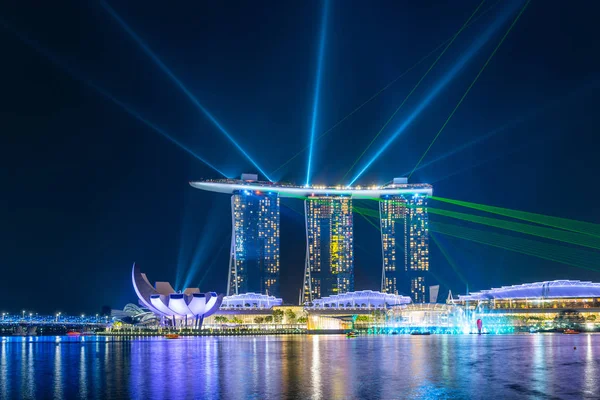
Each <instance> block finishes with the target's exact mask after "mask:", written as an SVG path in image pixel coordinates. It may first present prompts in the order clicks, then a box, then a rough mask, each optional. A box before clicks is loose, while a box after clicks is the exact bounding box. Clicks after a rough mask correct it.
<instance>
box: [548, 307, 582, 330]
mask: <svg viewBox="0 0 600 400" xmlns="http://www.w3.org/2000/svg"><path fill="white" fill-rule="evenodd" d="M583 322H585V318H583V316H582V315H581V313H579V312H578V311H577V310H564V311H561V312H560V313H559V314H558V315H557V316H556V317H555V318H554V324H555V325H556V327H557V328H570V329H579V328H580V325H581V324H582V323H583Z"/></svg>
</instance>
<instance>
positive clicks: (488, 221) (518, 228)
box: [428, 207, 600, 250]
mask: <svg viewBox="0 0 600 400" xmlns="http://www.w3.org/2000/svg"><path fill="white" fill-rule="evenodd" d="M428 211H429V213H430V214H437V215H441V216H444V217H449V218H455V219H460V220H462V221H467V222H474V223H476V224H482V225H487V226H491V227H494V228H500V229H506V230H509V231H513V232H519V233H523V234H527V235H532V236H538V237H542V238H545V239H551V240H557V241H560V242H564V243H570V244H574V245H577V246H583V247H589V248H592V249H596V250H600V240H599V239H597V238H594V237H591V236H587V235H581V234H579V233H573V232H565V231H562V230H556V229H553V228H546V227H543V226H537V225H529V224H523V223H521V222H513V221H507V220H504V219H497V218H490V217H482V216H479V215H472V214H465V213H461V212H456V211H448V210H442V209H438V208H433V207H429V208H428Z"/></svg>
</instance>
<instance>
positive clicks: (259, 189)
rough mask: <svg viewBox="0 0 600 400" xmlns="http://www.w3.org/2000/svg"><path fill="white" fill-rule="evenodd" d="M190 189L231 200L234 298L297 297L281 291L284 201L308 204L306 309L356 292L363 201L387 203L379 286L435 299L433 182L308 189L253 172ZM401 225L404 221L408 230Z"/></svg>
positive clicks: (303, 289)
mask: <svg viewBox="0 0 600 400" xmlns="http://www.w3.org/2000/svg"><path fill="white" fill-rule="evenodd" d="M190 185H191V186H192V187H194V188H196V189H200V190H203V191H209V192H217V193H222V194H230V195H231V218H232V233H231V238H232V239H231V250H230V261H229V269H228V281H227V291H226V294H227V295H228V296H229V295H233V294H235V295H238V294H244V293H257V294H262V295H273V296H275V297H280V296H281V297H283V296H285V297H287V298H288V299H289V298H290V297H291V295H290V293H280V291H279V278H280V277H279V267H280V265H279V258H280V248H279V242H280V240H279V239H280V238H279V235H280V229H279V215H280V198H281V197H284V198H297V199H300V200H302V199H303V202H304V220H305V222H304V227H305V232H306V233H305V235H306V236H305V240H306V255H305V264H304V273H303V278H302V283H301V284H300V285H299V286H300V297H299V302H300V304H303V303H311V302H312V301H313V300H316V299H320V298H324V297H329V296H335V295H339V294H344V293H348V292H354V281H355V278H354V214H353V207H352V204H353V203H352V202H353V198H357V199H363V200H368V201H376V202H379V204H380V214H379V219H380V225H381V228H382V229H381V249H382V250H381V251H382V254H383V264H382V285H381V287H377V288H373V289H377V290H381V292H383V293H389V294H394V295H399V294H401V295H406V296H410V297H411V298H412V300H413V301H414V302H416V303H425V302H426V301H427V297H426V292H427V291H428V287H427V281H426V276H425V274H426V273H428V272H429V240H428V234H429V230H428V225H429V219H428V213H427V198H428V197H429V196H431V195H432V193H433V189H432V187H431V185H429V184H422V183H417V184H409V183H408V179H407V178H394V179H392V180H391V181H390V182H389V183H387V184H384V185H372V186H369V187H365V188H363V187H360V186H356V187H352V186H345V187H342V186H339V185H338V186H326V185H325V186H324V185H317V186H310V185H304V186H301V185H293V184H290V183H285V184H279V183H276V182H266V181H260V180H259V177H258V175H257V174H248V173H245V174H242V175H241V177H240V179H208V180H203V181H192V182H190ZM388 204H389V205H393V206H394V207H396V209H395V213H394V214H393V215H392V216H390V215H389V213H388V212H387V211H384V210H387V208H388V206H387V205H388ZM390 217H392V220H391V223H390ZM396 220H400V223H401V225H402V228H401V229H400V224H399V223H397V222H398V221H396ZM388 225H389V228H388ZM396 243H402V246H401V247H398V246H396ZM398 250H400V252H398ZM388 253H389V254H388ZM400 253H401V254H400ZM386 254H387V255H386ZM396 260H398V263H397V262H396ZM400 260H402V261H403V263H402V265H400V264H399V262H400ZM386 273H387V274H388V276H387V277H386Z"/></svg>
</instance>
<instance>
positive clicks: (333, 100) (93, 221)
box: [0, 0, 600, 314]
mask: <svg viewBox="0 0 600 400" xmlns="http://www.w3.org/2000/svg"><path fill="white" fill-rule="evenodd" d="M323 4H324V3H323V2H316V1H314V2H311V1H309V2H302V3H294V4H291V3H274V4H272V5H271V6H270V7H269V8H268V9H267V8H264V7H257V6H256V4H254V3H247V4H238V5H237V7H236V8H232V7H228V6H226V5H225V4H221V3H214V4H213V3H210V4H208V3H193V4H192V3H190V4H185V5H184V4H180V5H177V6H174V5H170V7H167V8H165V7H164V5H161V4H159V3H152V2H149V3H148V4H145V6H144V7H143V8H140V7H139V6H138V5H136V4H133V3H127V4H125V3H114V2H111V3H110V4H106V3H105V4H99V3H77V4H75V3H68V4H67V3H64V4H61V5H60V6H58V7H57V6H56V5H52V4H39V5H37V6H36V7H37V8H36V12H32V9H31V7H28V6H27V4H25V3H7V4H3V5H2V6H0V8H1V9H2V21H1V24H0V25H1V28H0V30H1V31H2V35H0V43H2V45H3V48H5V49H6V53H7V54H8V55H9V57H6V58H7V60H6V62H5V63H3V65H2V71H3V75H4V76H6V77H9V79H7V80H6V81H7V82H6V87H5V93H6V94H5V96H4V97H3V99H4V102H3V107H2V110H3V111H2V113H3V114H2V116H3V121H4V125H3V132H4V133H5V134H4V135H3V138H2V140H3V141H2V146H0V148H1V149H2V150H3V157H2V160H3V162H4V168H2V169H0V170H1V171H2V179H3V188H4V190H3V196H2V200H1V201H2V207H0V214H1V215H0V217H1V218H0V219H1V220H2V221H3V223H2V224H1V226H0V237H2V239H3V240H2V241H0V254H2V256H1V257H0V264H1V265H2V267H3V270H4V271H5V275H4V277H3V280H2V283H0V300H2V303H3V304H7V306H6V307H7V310H5V311H12V310H13V309H14V307H19V308H22V309H27V310H35V311H36V312H53V311H55V310H59V311H63V312H71V313H74V314H77V313H81V312H84V313H86V314H95V313H96V312H97V311H98V310H99V309H100V308H101V307H102V306H103V305H111V306H116V305H118V304H125V303H127V302H128V301H131V296H132V295H133V293H131V291H130V288H128V287H127V285H126V284H124V283H117V282H115V281H114V279H115V276H119V275H120V273H121V271H122V269H123V267H124V266H127V265H131V263H132V262H137V263H139V264H140V265H141V266H142V267H143V268H144V269H145V270H146V271H148V272H149V273H150V274H152V275H153V276H156V277H157V279H160V280H163V281H170V282H173V283H174V285H175V286H176V289H181V288H183V287H185V286H197V287H200V288H201V289H202V290H213V288H222V289H221V290H223V291H226V289H227V278H228V268H229V260H230V245H231V232H232V227H231V220H230V218H229V213H230V212H231V204H230V203H229V202H223V201H222V196H221V195H220V194H218V193H215V194H210V195H207V194H203V193H202V192H200V191H197V190H194V189H192V188H190V187H189V186H187V182H188V181H190V180H193V179H200V178H203V177H206V178H210V177H213V178H217V177H220V174H224V175H226V176H230V177H233V176H236V177H237V176H240V174H241V173H242V172H245V171H250V172H258V173H259V174H260V175H261V177H262V176H263V174H262V173H261V170H262V171H264V172H265V173H266V174H265V178H264V179H267V177H268V178H270V179H271V180H273V181H277V182H296V183H298V184H304V183H305V182H306V178H307V172H309V175H310V183H311V184H312V185H315V186H319V185H322V184H331V185H335V186H337V185H340V186H342V187H344V186H346V185H348V184H349V183H350V182H351V181H352V180H353V179H354V178H355V177H356V176H358V175H360V176H359V178H358V179H357V180H356V182H355V183H354V184H355V185H362V186H365V185H372V184H375V185H383V184H385V182H387V181H389V179H391V178H392V177H394V176H409V175H412V176H411V177H410V181H414V182H429V183H431V184H432V185H434V186H435V190H436V196H439V197H440V198H444V199H450V200H453V201H454V200H455V201H462V202H470V203H474V204H476V205H483V206H493V207H499V208H502V209H507V210H515V211H519V212H526V213H535V214H540V215H544V216H550V217H557V218H564V219H569V220H572V221H583V222H588V223H590V224H598V222H599V221H600V215H599V213H598V208H597V207H595V205H594V199H595V197H596V196H595V193H596V191H597V189H596V187H595V186H594V185H593V184H591V183H592V182H594V181H595V176H596V175H597V174H596V172H597V171H598V170H600V165H599V162H600V161H599V159H598V158H597V157H596V156H595V153H594V151H595V149H596V148H597V141H598V139H597V135H596V134H595V127H596V125H597V124H596V121H595V119H594V118H595V117H594V116H595V114H596V113H595V110H596V109H597V108H598V107H597V105H598V95H597V94H598V91H597V90H596V89H597V88H598V87H600V83H599V82H600V81H599V78H600V77H599V76H598V61H597V60H596V57H595V54H597V53H598V52H597V51H595V49H596V48H597V47H598V43H597V41H595V40H594V39H595V36H596V35H595V31H594V28H593V27H594V26H595V23H594V21H593V18H592V16H593V15H594V13H593V12H588V11H589V7H588V3H585V2H584V3H582V4H577V5H576V6H573V7H564V4H563V2H560V1H556V0H550V1H547V2H539V1H538V2H536V1H531V2H526V1H518V0H514V1H512V0H511V1H509V2H506V3H505V2H492V1H485V2H483V4H482V2H481V1H479V0H469V1H465V2H461V3H460V4H456V3H443V2H433V3H431V4H420V3H419V4H417V3H415V4H404V3H393V2H392V3H386V4H382V5H380V6H378V7H373V6H372V5H371V4H368V3H364V2H363V3H361V2H353V3H352V6H348V7H345V6H342V5H341V4H340V3H338V2H334V1H331V2H329V3H328V9H327V10H325V9H324V7H323ZM325 11H326V12H325ZM198 16H200V17H198ZM198 18H200V20H201V21H200V22H201V23H199V20H198ZM222 21H227V24H226V25H227V29H225V28H224V26H225V25H224V24H223V23H222ZM257 26H259V27H260V29H257ZM557 27H558V28H557ZM317 75H319V76H320V80H319V84H318V85H317ZM311 138H312V139H311ZM311 143H312V145H311ZM311 146H312V147H311ZM311 148H312V153H311V154H312V158H311V162H310V167H309V163H308V156H309V153H310V152H311ZM308 169H310V171H307V170H308ZM567 186H568V187H573V188H586V191H587V192H588V193H587V194H586V195H585V196H580V197H579V198H578V201H577V206H566V205H565V204H566V203H565V200H564V198H563V197H561V196H556V194H555V193H556V189H557V188H558V187H567ZM508 193H509V194H508ZM375 197H378V196H375ZM303 200H304V199H302V200H297V199H295V198H293V197H292V198H288V197H281V198H280V223H279V230H280V244H279V245H280V248H281V249H284V251H282V252H281V254H280V260H279V261H280V263H279V280H278V284H279V288H280V292H282V293H286V294H287V295H286V298H285V301H286V302H288V303H295V302H297V300H298V296H299V290H300V289H301V287H299V285H301V284H302V282H303V278H304V269H305V262H306V257H305V255H306V238H305V236H306V233H305V220H304V216H303V214H304V211H303V206H302V201H303ZM380 205H381V204H378V203H374V202H372V201H370V200H367V199H359V198H353V200H352V208H353V221H352V223H353V240H354V251H353V270H354V288H355V290H367V289H376V288H381V285H382V279H383V278H384V276H383V271H382V270H383V269H384V265H383V264H384V261H383V254H382V246H381V243H382V237H381V236H382V234H381V232H380V230H381V224H380V223H379V219H380V217H379V213H380V210H379V208H380ZM458 207H461V208H458ZM428 209H429V210H430V212H429V227H430V232H429V233H430V235H429V240H430V242H429V244H428V247H429V267H430V269H429V271H421V272H425V273H424V274H423V277H424V279H425V286H429V285H430V283H429V282H439V283H440V293H439V298H444V297H445V296H446V293H447V292H448V290H452V292H453V293H461V294H462V293H465V292H466V291H467V287H468V288H469V290H479V289H485V288H489V287H494V286H498V285H506V284H510V283H513V282H522V281H530V282H536V281H541V280H547V279H550V280H552V279H565V278H572V279H581V280H591V281H598V280H599V279H598V275H597V274H598V272H597V270H596V269H595V268H596V267H595V266H594V265H595V264H596V260H597V249H596V248H595V247H589V246H590V245H591V246H595V243H593V236H592V237H591V239H589V238H584V239H582V238H580V237H579V236H576V237H573V235H563V234H562V233H561V234H560V235H559V234H558V233H557V232H549V231H548V230H544V229H538V228H535V227H534V228H529V227H528V228H524V227H523V225H522V224H523V223H528V222H527V221H524V222H523V221H521V222H519V220H512V221H511V223H507V222H506V221H504V220H505V219H506V218H507V217H504V216H502V215H499V214H489V213H487V212H486V211H482V210H481V207H480V208H464V207H462V206H459V205H455V204H454V203H450V202H447V201H441V200H438V199H435V198H429V199H428ZM358 211H360V213H359V212H358ZM219 216H227V217H226V218H225V219H223V218H221V217H219ZM490 218H493V220H490ZM397 224H399V226H400V225H401V222H400V221H399V220H398V222H397ZM505 228H510V229H505ZM470 229H471V230H470ZM558 229H560V228H558ZM586 229H587V230H588V231H590V229H593V228H589V227H584V229H582V231H586ZM532 233H535V234H536V235H532ZM559 233H560V232H559ZM575 233H578V234H579V235H585V234H581V233H579V232H575ZM544 235H545V236H544ZM548 236H549V237H551V239H548ZM585 236H589V235H585ZM557 238H560V239H564V240H566V242H561V241H557V240H556V239H557ZM400 241H401V242H402V241H403V240H402V239H401V240H400ZM590 241H592V242H590ZM565 243H566V244H565ZM578 243H583V244H585V245H586V247H584V248H580V247H578V246H579V244H578ZM397 246H398V249H397V250H398V254H400V252H401V250H402V248H403V244H398V245H397ZM580 250H581V251H580ZM581 259H583V260H589V261H588V262H586V263H582V262H580V260H581ZM399 268H401V269H402V273H403V274H405V273H407V271H404V268H405V266H404V265H402V263H400V265H399ZM24 271H26V272H27V273H28V274H29V275H31V276H35V277H36V278H35V279H32V280H30V281H28V285H29V290H30V291H31V292H35V293H37V294H39V295H40V296H42V295H43V296H45V298H48V299H49V300H48V301H47V303H45V304H42V305H40V304H39V303H38V302H36V301H35V300H34V299H33V298H29V297H27V298H25V299H23V300H22V303H21V304H19V305H18V306H17V305H14V306H12V307H11V304H13V303H14V300H13V299H16V298H18V297H19V296H20V294H21V292H20V291H19V290H17V287H18V285H17V284H15V282H20V281H22V279H23V273H24ZM388 272H390V273H391V271H388ZM388 275H389V274H388ZM434 275H435V276H434ZM82 282H83V283H82ZM87 282H90V283H87ZM91 282H115V283H114V285H110V286H109V287H106V288H105V289H104V290H102V291H100V292H99V293H98V294H97V295H96V296H93V297H90V296H86V294H87V292H88V291H89V290H90V289H89V287H90V286H89V285H90V284H91ZM403 282H406V281H403ZM259 289H260V288H259ZM288 293H289V294H288ZM427 294H428V293H427V292H426V295H427ZM73 297H77V298H81V299H82V300H81V302H80V303H78V304H74V303H73V302H72V301H71V300H70V299H71V298H73ZM9 308H10V309H9ZM14 311H20V310H17V309H14Z"/></svg>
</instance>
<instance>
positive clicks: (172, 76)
mask: <svg viewBox="0 0 600 400" xmlns="http://www.w3.org/2000/svg"><path fill="white" fill-rule="evenodd" d="M100 4H101V5H102V7H103V8H104V9H105V10H106V11H107V12H108V13H109V14H110V16H111V17H112V18H113V19H114V20H115V21H117V23H118V24H119V25H120V26H121V28H123V30H125V32H127V34H129V36H130V37H131V38H132V39H133V40H134V41H135V42H136V43H137V44H138V45H139V46H140V47H141V49H142V50H143V51H144V53H146V55H148V56H149V57H150V58H151V59H152V61H153V62H154V63H155V64H156V65H157V66H158V67H159V68H160V69H161V70H162V71H163V72H164V73H165V74H166V75H167V76H168V77H169V78H170V79H171V80H172V81H173V82H174V83H175V84H176V85H177V87H178V88H179V89H180V90H181V91H182V92H183V93H184V94H185V95H186V96H187V97H188V98H189V99H190V101H191V102H192V103H193V104H194V105H195V106H196V107H197V108H198V109H199V110H200V111H202V113H203V114H204V115H205V116H206V117H207V118H208V119H209V120H210V121H211V122H212V123H213V124H214V125H215V126H216V127H217V128H218V129H219V131H220V132H221V133H222V134H223V135H224V136H225V137H226V138H227V139H228V140H229V141H230V142H231V143H232V144H233V145H234V146H235V148H236V149H237V150H238V151H239V152H240V153H242V155H243V156H244V157H246V159H247V160H248V161H250V163H251V164H252V165H254V167H255V168H256V169H257V170H258V171H260V173H262V174H263V176H264V177H265V178H267V179H268V180H269V181H271V179H270V178H269V176H268V175H267V174H266V172H265V171H264V170H263V169H262V168H260V166H259V165H258V164H257V163H256V162H255V161H254V160H253V159H252V157H250V155H249V154H248V153H247V152H246V151H245V150H244V149H243V148H242V146H241V145H240V144H239V143H238V142H237V141H236V140H235V139H234V138H233V136H231V134H230V133H229V132H228V131H227V130H226V129H225V128H224V127H223V125H222V124H221V123H220V122H219V121H218V120H217V119H216V118H215V117H214V116H213V115H212V114H211V113H210V112H209V111H208V109H206V107H204V106H203V105H202V104H201V103H200V101H199V100H198V98H197V97H196V96H194V94H193V93H192V92H191V91H190V90H189V89H188V88H187V87H186V86H185V85H184V84H183V82H182V81H181V80H180V79H179V78H178V77H177V76H176V75H175V74H174V73H173V72H172V71H171V70H170V69H169V67H167V66H166V64H165V63H164V62H162V60H161V59H160V58H159V57H158V56H157V55H156V54H155V53H154V52H153V51H152V49H150V47H149V46H148V45H147V44H146V43H145V42H144V41H143V40H142V38H141V37H140V36H139V35H138V34H137V33H135V31H134V30H133V29H132V28H131V27H130V26H129V25H128V24H127V23H126V22H125V20H123V19H122V18H121V17H120V16H119V14H117V12H116V11H115V10H114V9H113V8H112V7H110V5H108V3H106V2H105V1H101V2H100Z"/></svg>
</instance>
